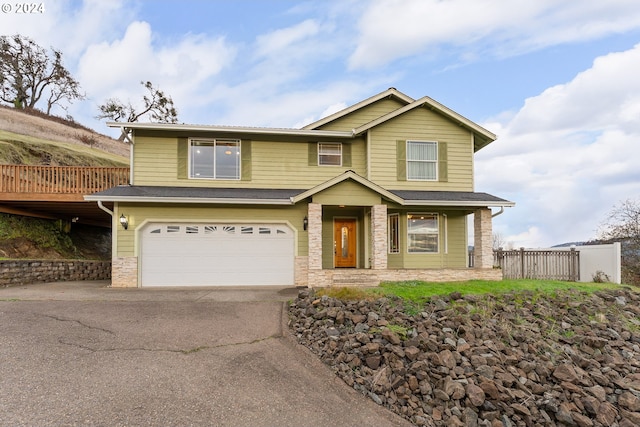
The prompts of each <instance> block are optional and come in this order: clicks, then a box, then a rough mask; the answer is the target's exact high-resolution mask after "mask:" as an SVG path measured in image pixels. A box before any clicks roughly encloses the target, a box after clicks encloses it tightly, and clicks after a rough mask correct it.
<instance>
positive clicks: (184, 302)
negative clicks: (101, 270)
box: [0, 282, 410, 426]
mask: <svg viewBox="0 0 640 427" xmlns="http://www.w3.org/2000/svg"><path fill="white" fill-rule="evenodd" d="M107 285H108V282H72V283H55V284H42V285H28V286H21V287H16V288H4V289H0V320H1V321H2V324H3V327H2V328H0V342H2V343H3V345H2V346H0V358H2V360H3V361H4V362H3V363H2V364H0V389H1V390H3V396H4V397H3V402H1V403H0V419H2V420H3V423H4V424H7V425H39V426H49V425H52V426H53V425H113V426H117V425H163V426H164V425H217V426H246V425H252V426H273V425H279V426H299V425H305V426H326V425H333V426H352V425H376V426H404V425H410V424H409V423H408V422H406V421H405V420H403V419H401V418H400V417H398V416H396V415H394V414H392V413H391V412H389V411H387V410H385V409H384V408H382V407H380V406H378V405H376V404H375V403H374V402H372V401H371V400H370V399H368V398H366V397H364V396H362V395H361V394H358V393H356V392H355V391H354V390H353V389H351V388H349V387H348V386H346V384H344V383H343V382H342V381H341V380H340V379H338V378H337V377H336V376H335V375H334V374H333V372H331V370H330V369H329V368H328V367H326V366H325V365H324V364H322V363H321V362H320V361H319V360H318V359H317V357H316V356H315V355H313V354H312V353H311V352H310V351H309V350H307V349H306V348H305V347H303V346H300V345H298V344H297V342H296V341H295V339H294V338H293V337H292V336H291V334H290V333H289V330H288V326H287V311H286V301H287V300H290V299H293V298H295V296H296V292H297V291H296V289H295V288H277V289H276V288H251V289H247V288H234V289H230V288H207V289H203V288H192V289H184V288H179V289H178V288H175V289H115V288H114V289H112V288H108V287H107Z"/></svg>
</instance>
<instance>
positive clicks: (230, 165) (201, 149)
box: [189, 139, 240, 179]
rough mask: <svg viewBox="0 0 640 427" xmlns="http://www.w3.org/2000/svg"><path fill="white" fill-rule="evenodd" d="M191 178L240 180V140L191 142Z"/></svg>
mask: <svg viewBox="0 0 640 427" xmlns="http://www.w3.org/2000/svg"><path fill="white" fill-rule="evenodd" d="M189 150H190V151H191V152H190V155H189V171H190V172H189V176H190V177H191V178H203V179H240V140H238V139H206V140H195V139H194V140H191V144H190V147H189Z"/></svg>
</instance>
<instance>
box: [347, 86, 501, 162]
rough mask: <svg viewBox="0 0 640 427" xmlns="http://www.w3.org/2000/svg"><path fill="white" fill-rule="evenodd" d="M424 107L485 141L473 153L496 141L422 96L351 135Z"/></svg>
mask: <svg viewBox="0 0 640 427" xmlns="http://www.w3.org/2000/svg"><path fill="white" fill-rule="evenodd" d="M425 106H426V107H428V108H430V109H432V110H436V111H437V112H439V113H440V114H442V115H444V116H445V117H447V118H449V119H451V120H453V121H455V122H458V123H459V124H460V125H462V126H463V127H465V128H467V129H469V130H470V131H471V132H473V134H474V135H477V136H479V137H480V138H479V139H481V140H483V141H485V143H479V144H478V146H477V147H474V150H475V151H478V150H479V149H480V148H482V147H484V146H486V145H488V144H489V143H491V142H493V141H495V140H496V139H497V136H496V135H495V134H494V133H493V132H490V131H488V130H487V129H485V128H483V127H482V126H480V125H478V124H476V123H474V122H472V121H471V120H469V119H467V118H466V117H464V116H462V115H460V114H458V113H456V112H455V111H453V110H451V109H450V108H447V107H445V106H444V105H442V104H440V103H439V102H438V101H436V100H434V99H432V98H430V97H428V96H423V97H422V98H420V99H418V100H416V101H414V102H412V103H411V104H408V105H405V106H404V107H400V108H398V109H397V110H394V111H392V112H390V113H388V114H385V115H384V116H381V117H378V118H377V119H375V120H372V121H370V122H369V123H365V124H364V125H362V126H360V127H358V128H356V129H353V134H354V135H361V134H362V133H364V132H366V131H368V130H369V129H371V128H373V127H376V126H378V125H380V124H382V123H384V122H387V121H389V120H391V119H393V118H395V117H398V116H399V115H401V114H404V113H406V112H408V111H411V110H413V109H415V108H418V107H425Z"/></svg>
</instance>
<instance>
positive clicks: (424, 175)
mask: <svg viewBox="0 0 640 427" xmlns="http://www.w3.org/2000/svg"><path fill="white" fill-rule="evenodd" d="M437 166H438V143H437V142H423V141H407V179H416V180H429V181H433V180H436V179H437V178H438V175H437V171H438V168H437Z"/></svg>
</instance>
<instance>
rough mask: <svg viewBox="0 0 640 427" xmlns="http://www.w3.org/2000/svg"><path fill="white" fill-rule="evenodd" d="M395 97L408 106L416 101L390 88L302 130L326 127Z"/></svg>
mask: <svg viewBox="0 0 640 427" xmlns="http://www.w3.org/2000/svg"><path fill="white" fill-rule="evenodd" d="M391 96H394V97H396V98H398V99H399V100H402V101H403V102H405V103H406V104H411V103H412V102H414V99H413V98H411V97H410V96H407V95H405V94H404V93H402V92H400V91H399V90H398V89H396V88H393V87H391V88H389V89H387V90H385V91H383V92H380V93H379V94H377V95H373V96H371V97H369V98H367V99H365V100H363V101H360V102H358V103H356V104H353V105H352V106H350V107H347V108H345V109H344V110H340V111H338V112H336V113H333V114H331V115H330V116H327V117H323V118H321V119H320V120H317V121H315V122H313V123H310V124H308V125H306V126H305V127H303V128H302V129H316V128H318V127H320V126H322V125H325V124H327V123H329V122H332V121H334V120H336V119H339V118H340V117H344V116H346V115H347V114H349V113H352V112H354V111H357V110H359V109H361V108H363V107H366V106H367V105H371V104H373V103H374V102H377V101H380V100H381V99H384V98H387V97H391Z"/></svg>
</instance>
